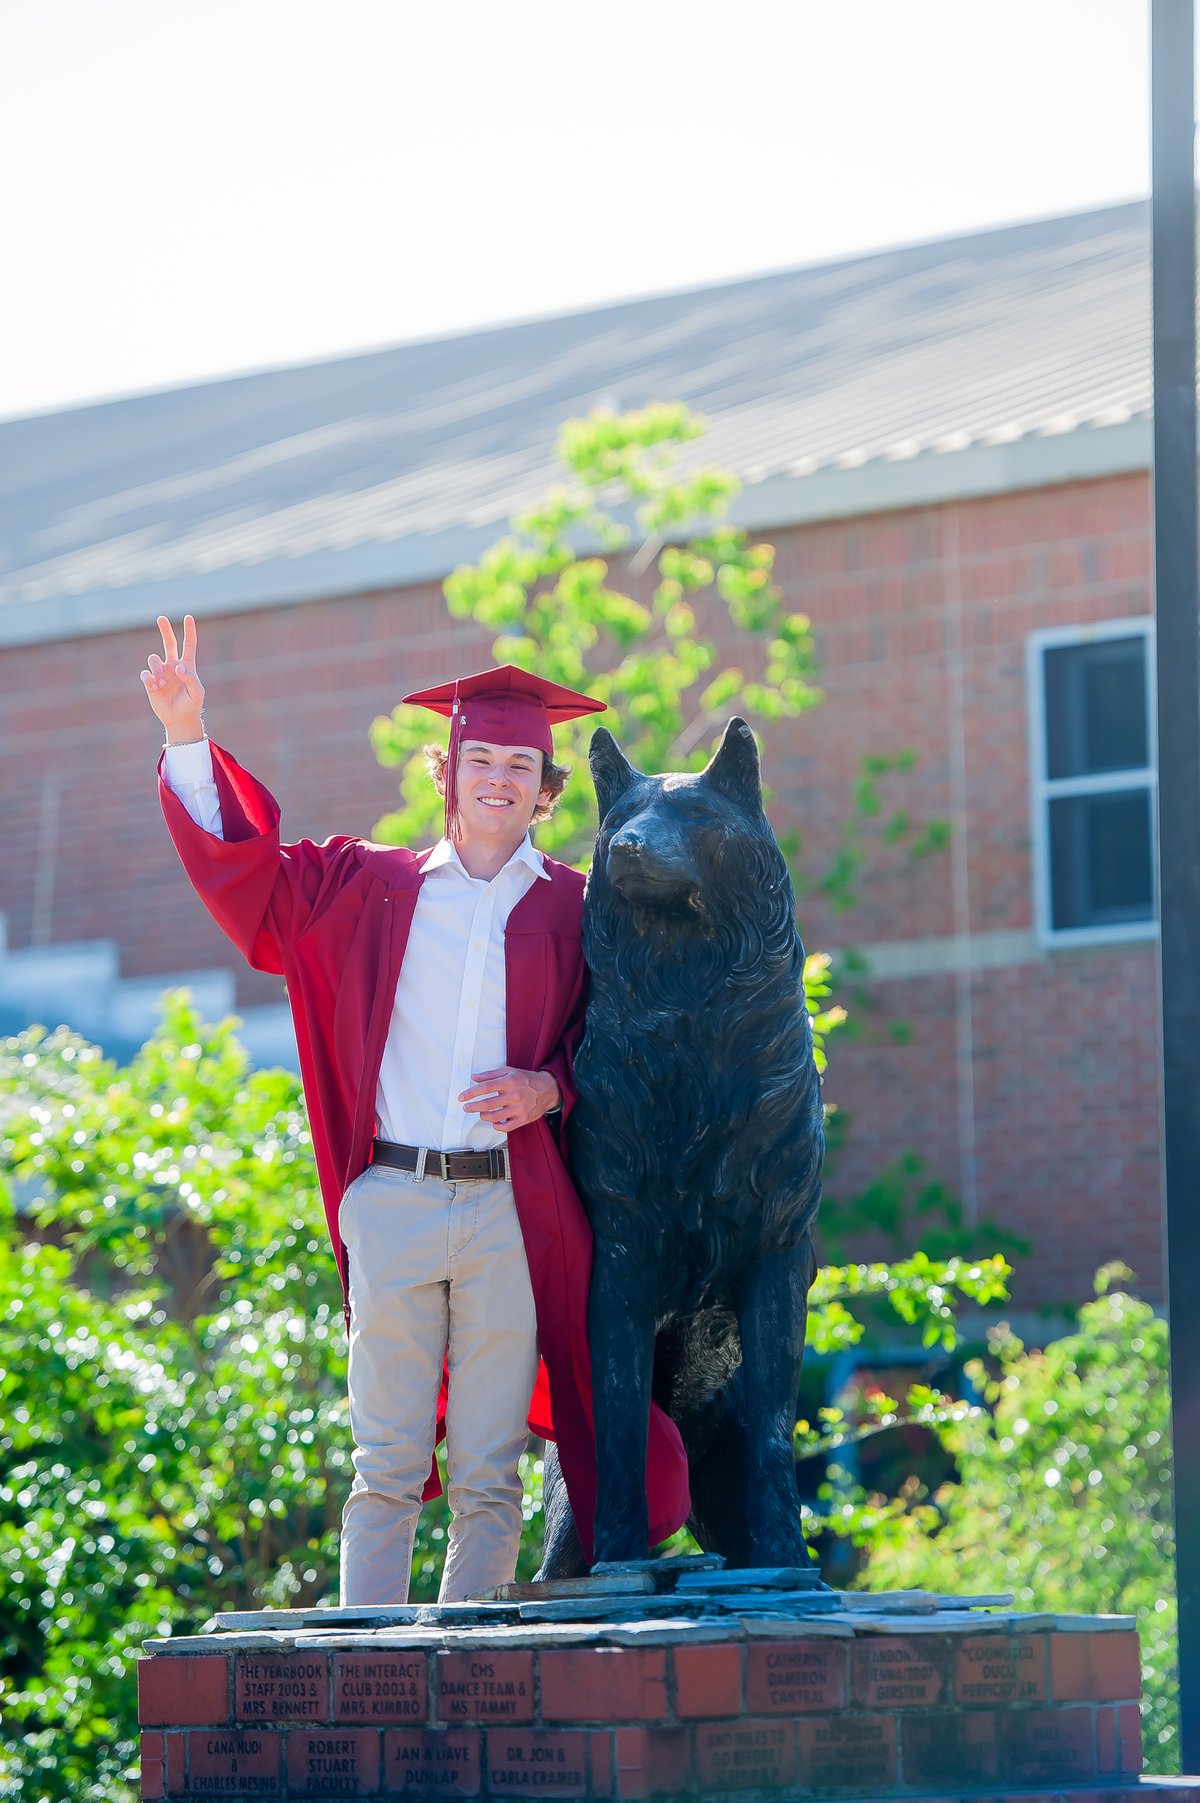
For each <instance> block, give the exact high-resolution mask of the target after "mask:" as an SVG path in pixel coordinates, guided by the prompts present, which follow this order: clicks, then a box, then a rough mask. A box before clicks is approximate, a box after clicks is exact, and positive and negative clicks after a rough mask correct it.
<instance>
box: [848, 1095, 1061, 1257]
mask: <svg viewBox="0 0 1200 1803" xmlns="http://www.w3.org/2000/svg"><path fill="white" fill-rule="evenodd" d="M845 1130H846V1118H845V1116H844V1114H843V1113H842V1112H841V1111H840V1110H839V1111H838V1112H837V1113H836V1115H835V1116H834V1118H833V1122H832V1126H831V1131H830V1134H829V1140H830V1149H829V1157H828V1159H827V1162H826V1173H827V1176H826V1185H825V1193H824V1194H823V1196H822V1201H821V1247H822V1250H823V1251H824V1252H825V1254H826V1255H827V1256H830V1255H832V1256H833V1257H834V1258H842V1257H844V1256H845V1252H846V1248H847V1247H848V1246H850V1245H852V1244H854V1242H855V1241H859V1242H860V1243H861V1237H862V1235H864V1234H870V1235H872V1236H873V1238H874V1239H875V1240H876V1242H877V1243H880V1244H881V1245H882V1249H883V1250H884V1251H885V1252H886V1253H887V1254H888V1256H889V1257H896V1258H899V1257H901V1256H903V1254H904V1253H906V1252H911V1251H913V1250H917V1251H921V1252H926V1253H928V1254H929V1255H930V1257H932V1258H939V1259H941V1258H945V1259H948V1258H962V1257H967V1256H970V1255H971V1254H972V1253H973V1252H975V1251H977V1250H978V1249H979V1248H980V1247H982V1246H987V1247H988V1248H990V1250H991V1251H992V1252H998V1253H1002V1254H1003V1255H1004V1257H1005V1258H1006V1259H1009V1260H1012V1259H1014V1258H1023V1257H1025V1256H1026V1255H1027V1254H1028V1252H1029V1241H1028V1240H1027V1239H1025V1238H1023V1237H1022V1236H1021V1235H1020V1234H1016V1233H1013V1232H1011V1231H1010V1230H1009V1229H1008V1228H1007V1227H1003V1226H1001V1224H1000V1223H999V1222H998V1221H993V1220H991V1219H990V1218H988V1217H985V1218H984V1219H982V1220H979V1221H975V1222H969V1221H968V1220H967V1219H966V1218H965V1215H964V1211H963V1206H962V1203H961V1202H960V1201H959V1199H958V1197H957V1196H956V1195H955V1194H954V1193H953V1191H952V1190H950V1189H949V1188H947V1186H946V1185H945V1184H944V1183H942V1182H940V1181H939V1180H938V1179H937V1178H935V1177H930V1175H929V1173H928V1171H927V1169H926V1166H925V1161H924V1160H923V1159H922V1158H920V1157H919V1156H918V1155H917V1153H915V1152H902V1153H901V1154H900V1156H899V1157H898V1158H893V1159H892V1160H891V1161H890V1162H889V1163H888V1164H886V1165H885V1166H884V1168H883V1170H882V1171H880V1173H879V1175H878V1176H877V1177H874V1178H872V1180H871V1182H870V1183H868V1184H867V1185H866V1187H865V1188H864V1189H862V1190H860V1191H859V1192H858V1194H857V1195H855V1196H851V1197H848V1198H846V1199H844V1200H843V1199H841V1198H839V1197H838V1195H837V1188H836V1186H837V1178H836V1173H837V1164H838V1157H837V1155H838V1151H839V1150H840V1146H841V1141H842V1138H843V1136H844V1134H845Z"/></svg>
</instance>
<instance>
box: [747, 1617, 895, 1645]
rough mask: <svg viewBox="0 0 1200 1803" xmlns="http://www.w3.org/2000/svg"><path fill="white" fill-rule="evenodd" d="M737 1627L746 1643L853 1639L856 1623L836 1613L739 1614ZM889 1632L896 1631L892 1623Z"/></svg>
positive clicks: (852, 1619) (854, 1620)
mask: <svg viewBox="0 0 1200 1803" xmlns="http://www.w3.org/2000/svg"><path fill="white" fill-rule="evenodd" d="M738 1626H739V1628H740V1629H741V1631H742V1633H743V1634H744V1635H745V1637H746V1639H747V1640H853V1639H854V1636H855V1633H856V1631H857V1628H858V1623H857V1621H856V1619H855V1618H854V1617H853V1616H850V1615H836V1614H835V1615H810V1616H807V1617H797V1616H795V1615H790V1616H789V1615H743V1616H741V1617H740V1618H739V1620H738ZM727 1631H728V1630H726V1632H727ZM889 1632H890V1633H893V1634H894V1633H895V1632H896V1629H895V1625H894V1624H893V1625H892V1626H891V1627H890V1629H889Z"/></svg>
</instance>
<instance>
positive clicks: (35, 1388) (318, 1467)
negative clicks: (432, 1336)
mask: <svg viewBox="0 0 1200 1803" xmlns="http://www.w3.org/2000/svg"><path fill="white" fill-rule="evenodd" d="M0 1183H2V1184H4V1186H5V1187H4V1197H5V1201H4V1207H3V1212H2V1215H0V1473H2V1474H3V1475H2V1478H0V1714H3V1717H4V1720H5V1723H6V1735H7V1739H8V1746H7V1749H6V1757H7V1760H8V1766H9V1769H8V1771H7V1772H6V1773H5V1774H4V1778H3V1782H4V1784H5V1785H6V1786H7V1791H4V1790H0V1794H12V1795H20V1796H22V1797H23V1798H24V1797H28V1798H30V1799H32V1798H35V1797H41V1796H45V1797H47V1798H52V1799H58V1798H61V1797H66V1796H73V1797H74V1796H78V1797H85V1796H88V1797H91V1796H95V1797H103V1798H105V1799H109V1798H114V1797H118V1796H121V1795H122V1794H124V1793H123V1792H122V1790H121V1780H120V1774H121V1772H122V1771H123V1770H125V1769H126V1768H127V1767H128V1765H129V1762H130V1760H131V1759H132V1757H133V1754H134V1750H135V1727H134V1723H133V1717H132V1675H131V1669H130V1662H131V1660H132V1659H133V1658H134V1657H135V1656H136V1653H137V1649H138V1646H139V1644H140V1642H141V1641H142V1640H143V1639H144V1638H146V1637H148V1636H154V1635H158V1634H164V1633H170V1632H171V1630H172V1627H176V1628H180V1627H186V1628H187V1629H189V1630H195V1629H196V1627H197V1626H198V1625H199V1624H200V1623H202V1622H203V1621H204V1620H205V1619H206V1617H207V1616H209V1615H210V1614H211V1613H212V1612H213V1611H214V1610H216V1609H219V1608H224V1609H228V1608H244V1607H249V1606H253V1605H255V1604H256V1603H279V1604H287V1603H293V1602H299V1603H311V1602H314V1601H317V1600H320V1599H321V1598H323V1597H325V1598H328V1597H332V1596H334V1595H335V1594H336V1576H335V1573H336V1533H337V1526H338V1521H339V1517H340V1512H341V1503H342V1498H343V1495H344V1493H345V1489H346V1487H347V1484H348V1481H349V1471H350V1447H349V1439H348V1432H347V1426H346V1404H345V1389H344V1384H345V1376H344V1372H345V1358H344V1343H345V1339H344V1333H343V1330H342V1320H341V1313H342V1311H341V1296H340V1289H339V1285H338V1281H337V1276H336V1272H335V1270H334V1267H333V1262H332V1259H331V1258H330V1255H329V1248H328V1241H327V1236H326V1233H325V1226H324V1220H323V1216H322V1211H321V1207H320V1203H319V1201H318V1199H317V1194H316V1186H315V1179H314V1174H313V1166H312V1154H311V1149H310V1145H309V1136H308V1126H307V1119H306V1116H305V1113H304V1109H303V1103H302V1099H301V1095H300V1089H299V1084H298V1082H297V1081H296V1079H294V1078H293V1077H292V1076H290V1075H289V1074H288V1073H286V1072H279V1071H256V1072H253V1073H251V1072H250V1071H249V1070H248V1068H247V1061H246V1057H245V1054H244V1052H243V1050H242V1048H241V1046H240V1045H239V1043H238V1041H237V1039H236V1037H235V1034H234V1031H233V1026H232V1024H231V1023H226V1024H225V1025H223V1026H220V1027H215V1028H212V1027H207V1028H206V1027H204V1026H202V1025H201V1023H200V1021H199V1020H198V1018H197V1017H196V1015H195V1014H194V1013H193V1012H192V1010H191V1009H190V1008H189V1007H188V1006H187V1005H186V1003H185V1002H184V1001H183V1000H181V999H180V998H174V999H173V1000H171V1001H169V1003H168V1008H167V1017H166V1020H165V1022H164V1025H163V1028H162V1030H161V1031H160V1032H159V1033H157V1034H156V1035H155V1036H154V1038H153V1039H151V1041H150V1042H149V1043H148V1044H147V1046H146V1047H145V1048H144V1049H143V1051H142V1052H141V1053H140V1054H139V1055H138V1057H137V1058H135V1059H134V1061H133V1062H132V1064H131V1065H130V1066H129V1067H128V1068H127V1069H124V1070H117V1069H115V1068H114V1067H113V1066H111V1065H109V1064H107V1063H106V1062H105V1061H104V1060H103V1059H102V1058H101V1057H100V1056H99V1054H98V1053H97V1052H96V1051H95V1049H94V1048H93V1047H90V1046H87V1045H85V1044H84V1043H83V1042H82V1041H80V1040H78V1039H77V1038H75V1037H73V1036H72V1035H70V1034H68V1033H66V1032H57V1033H54V1034H51V1035H49V1036H46V1035H44V1034H43V1033H42V1032H41V1031H40V1030H38V1029H35V1030H32V1031H30V1032H29V1033H26V1034H23V1035H22V1036H21V1037H20V1038H19V1039H16V1040H10V1041H7V1042H6V1043H5V1044H4V1045H3V1046H2V1047H0ZM14 1190H15V1191H16V1193H19V1194H20V1196H21V1197H22V1213H21V1215H20V1216H19V1217H18V1216H16V1215H14V1212H13V1209H12V1206H11V1196H12V1194H13V1193H14ZM439 1525H441V1526H442V1532H443V1534H444V1515H443V1516H442V1517H440V1518H439V1516H438V1514H437V1512H436V1511H431V1512H428V1513H427V1516H426V1518H425V1521H424V1523H423V1528H422V1540H421V1542H420V1544H419V1546H418V1557H417V1564H418V1572H419V1574H421V1575H422V1576H423V1577H424V1583H425V1588H426V1590H428V1588H429V1576H428V1573H427V1572H423V1569H422V1568H423V1567H424V1566H425V1565H426V1564H427V1565H428V1568H429V1571H432V1572H433V1573H434V1576H433V1580H432V1582H433V1584H434V1586H436V1581H437V1579H436V1572H437V1570H438V1569H440V1557H439V1556H438V1555H439V1553H440V1547H439V1545H438V1542H437V1541H436V1539H435V1538H434V1536H435V1535H436V1534H437V1532H438V1529H439ZM93 1787H94V1788H93Z"/></svg>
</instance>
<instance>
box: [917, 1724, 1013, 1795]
mask: <svg viewBox="0 0 1200 1803" xmlns="http://www.w3.org/2000/svg"><path fill="white" fill-rule="evenodd" d="M901 1740H902V1744H903V1747H904V1782H905V1783H906V1784H922V1785H936V1784H954V1785H959V1784H980V1783H986V1782H989V1781H990V1780H992V1779H994V1778H996V1777H997V1776H998V1774H999V1770H1000V1748H999V1742H998V1738H997V1732H996V1717H995V1716H994V1715H993V1714H992V1713H991V1711H990V1710H989V1711H986V1712H985V1711H983V1710H973V1711H972V1712H971V1713H970V1714H968V1715H963V1714H955V1715H946V1714H943V1712H942V1711H941V1710H940V1709H938V1710H930V1711H929V1712H928V1713H926V1712H925V1711H922V1712H921V1713H920V1714H919V1715H909V1716H906V1717H905V1718H904V1722H903V1724H902V1727H901Z"/></svg>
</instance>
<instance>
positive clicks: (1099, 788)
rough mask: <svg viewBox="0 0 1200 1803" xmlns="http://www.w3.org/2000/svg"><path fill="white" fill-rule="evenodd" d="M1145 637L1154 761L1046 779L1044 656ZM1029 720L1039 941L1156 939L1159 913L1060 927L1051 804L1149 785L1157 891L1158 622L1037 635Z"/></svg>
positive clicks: (1031, 650) (1029, 670)
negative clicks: (1053, 885) (1054, 896)
mask: <svg viewBox="0 0 1200 1803" xmlns="http://www.w3.org/2000/svg"><path fill="white" fill-rule="evenodd" d="M1131 638H1142V639H1144V640H1145V647H1144V666H1143V667H1144V670H1145V678H1146V739H1147V745H1146V749H1147V753H1148V757H1149V760H1150V761H1149V762H1148V763H1147V764H1145V765H1144V766H1140V767H1139V766H1136V765H1135V766H1131V767H1130V768H1129V769H1127V770H1109V771H1105V772H1104V773H1103V774H1102V775H1096V776H1069V777H1068V776H1063V777H1055V778H1053V779H1052V778H1050V777H1048V776H1047V775H1046V665H1045V653H1046V652H1047V651H1049V650H1057V649H1058V648H1060V647H1061V646H1065V645H1096V644H1101V643H1103V642H1104V641H1105V640H1107V639H1131ZM1025 692H1026V718H1027V721H1028V727H1029V786H1030V819H1031V821H1032V823H1033V832H1032V852H1033V860H1032V862H1033V923H1034V932H1035V933H1036V935H1037V939H1038V942H1039V944H1041V945H1044V946H1057V947H1066V946H1069V945H1112V944H1116V943H1119V942H1120V941H1123V940H1124V941H1128V940H1137V939H1157V937H1158V919H1157V914H1156V916H1155V918H1154V919H1151V920H1128V921H1123V922H1120V923H1114V924H1113V925H1111V926H1096V927H1057V928H1056V927H1055V926H1054V925H1053V915H1052V912H1051V905H1050V904H1051V896H1050V803H1051V801H1053V800H1054V798H1055V797H1056V796H1060V795H1102V794H1104V793H1105V792H1106V791H1109V792H1111V791H1115V790H1121V789H1135V788H1142V787H1144V788H1147V789H1148V790H1149V791H1150V834H1151V842H1150V856H1151V860H1152V865H1153V875H1154V886H1155V894H1156V895H1157V892H1158V769H1157V766H1156V764H1155V762H1154V759H1155V750H1156V747H1157V744H1158V694H1157V688H1156V684H1155V680H1154V617H1153V615H1151V614H1138V615H1136V616H1135V617H1134V618H1133V619H1127V620H1104V621H1097V622H1096V623H1095V625H1090V626H1052V627H1046V628H1042V629H1041V630H1039V631H1037V632H1031V633H1030V634H1029V637H1028V639H1027V640H1026V645H1025Z"/></svg>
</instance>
